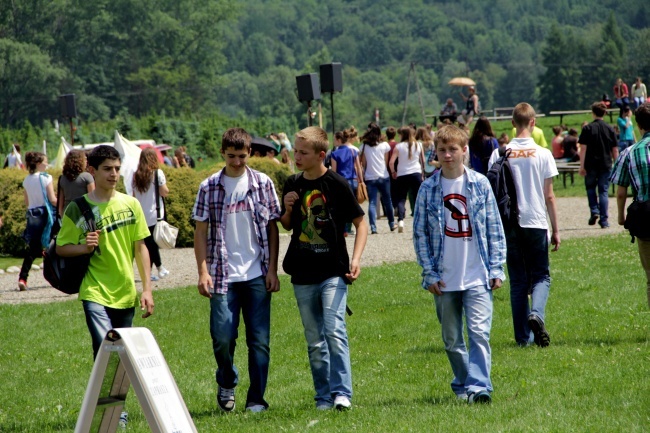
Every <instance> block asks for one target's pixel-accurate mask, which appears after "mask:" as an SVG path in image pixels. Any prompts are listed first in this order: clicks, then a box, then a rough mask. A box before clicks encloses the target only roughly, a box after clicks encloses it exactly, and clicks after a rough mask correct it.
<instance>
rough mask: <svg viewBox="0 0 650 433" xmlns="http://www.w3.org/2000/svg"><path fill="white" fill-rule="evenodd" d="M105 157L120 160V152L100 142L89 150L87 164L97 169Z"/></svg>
mask: <svg viewBox="0 0 650 433" xmlns="http://www.w3.org/2000/svg"><path fill="white" fill-rule="evenodd" d="M107 159H110V160H113V161H115V160H118V161H121V160H122V159H121V158H120V153H119V152H118V151H117V150H116V149H115V148H114V147H112V146H107V145H105V144H102V145H101V146H97V147H95V148H94V149H93V150H91V151H90V155H88V165H89V166H91V167H93V168H94V169H98V168H99V166H100V165H101V164H102V162H104V161H105V160H107Z"/></svg>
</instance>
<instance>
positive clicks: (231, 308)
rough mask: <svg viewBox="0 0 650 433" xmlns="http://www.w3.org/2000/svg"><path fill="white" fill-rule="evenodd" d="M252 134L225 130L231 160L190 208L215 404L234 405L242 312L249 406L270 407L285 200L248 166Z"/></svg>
mask: <svg viewBox="0 0 650 433" xmlns="http://www.w3.org/2000/svg"><path fill="white" fill-rule="evenodd" d="M251 141H252V138H251V136H250V135H249V134H248V133H247V132H246V131H244V130H243V129H241V128H231V129H229V130H227V131H226V132H225V133H224V135H223V138H222V141H221V155H222V156H223V158H224V160H225V161H226V166H225V167H224V168H223V170H221V171H220V172H218V173H215V174H213V175H212V176H210V177H209V178H207V179H206V180H204V181H203V182H202V183H201V186H200V187H199V192H198V194H197V197H196V203H195V205H194V210H193V212H192V215H193V218H194V220H195V221H196V230H195V231H194V254H195V256H196V263H197V266H198V271H199V282H198V289H199V294H201V295H202V296H205V297H207V298H209V299H210V335H211V336H212V348H213V351H214V357H215V360H216V361H217V372H216V381H217V385H218V392H217V404H218V405H219V407H220V408H221V409H222V410H223V411H225V412H231V411H232V410H234V409H235V387H236V386H237V383H238V376H239V375H238V371H237V368H236V367H235V365H234V356H235V344H236V341H237V335H238V328H239V315H240V312H241V315H242V316H243V318H244V323H245V324H246V345H247V346H248V374H249V377H250V387H249V389H248V395H247V397H246V410H248V411H251V412H262V411H264V410H266V409H267V408H268V403H267V402H266V400H264V392H265V390H266V383H267V379H268V371H269V339H270V320H271V294H272V293H273V292H277V291H278V290H280V282H279V281H278V273H277V269H278V245H279V235H278V226H277V220H278V219H280V203H279V201H278V196H277V194H276V192H275V187H274V185H273V181H272V180H271V179H270V178H269V177H268V176H267V175H265V174H264V173H260V172H258V171H256V170H252V169H251V168H250V167H248V165H247V162H248V157H249V156H250V152H251Z"/></svg>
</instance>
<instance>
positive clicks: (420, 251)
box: [413, 187, 440, 290]
mask: <svg viewBox="0 0 650 433" xmlns="http://www.w3.org/2000/svg"><path fill="white" fill-rule="evenodd" d="M428 194H429V191H428V190H427V189H426V187H425V188H422V187H421V188H420V192H419V193H418V198H417V200H416V201H415V209H414V211H413V247H414V248H415V256H416V258H417V262H418V264H419V265H420V266H421V267H422V287H423V288H424V289H425V290H429V287H430V286H432V285H433V284H437V283H438V282H439V281H440V275H438V274H437V273H436V272H435V270H434V269H435V259H434V251H433V245H432V244H431V239H430V234H429V233H430V231H429V230H428V229H427V227H428V225H429V222H428V216H427V200H428V198H427V196H428Z"/></svg>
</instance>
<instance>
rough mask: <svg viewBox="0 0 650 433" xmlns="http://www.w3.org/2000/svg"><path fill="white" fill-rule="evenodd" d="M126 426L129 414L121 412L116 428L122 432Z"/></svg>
mask: <svg viewBox="0 0 650 433" xmlns="http://www.w3.org/2000/svg"><path fill="white" fill-rule="evenodd" d="M128 424H129V414H128V413H127V412H122V413H121V414H120V420H119V421H118V422H117V426H118V427H119V428H120V429H122V430H126V426H127V425H128Z"/></svg>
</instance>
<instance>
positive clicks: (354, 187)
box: [345, 179, 359, 233]
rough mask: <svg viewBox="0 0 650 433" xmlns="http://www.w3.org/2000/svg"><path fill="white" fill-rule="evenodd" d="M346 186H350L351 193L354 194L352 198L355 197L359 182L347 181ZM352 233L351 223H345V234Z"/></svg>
mask: <svg viewBox="0 0 650 433" xmlns="http://www.w3.org/2000/svg"><path fill="white" fill-rule="evenodd" d="M348 185H350V188H352V192H353V193H354V196H355V197H356V196H357V188H358V187H359V182H357V180H356V179H348ZM351 231H352V223H351V222H347V223H345V232H346V233H350V232H351Z"/></svg>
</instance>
